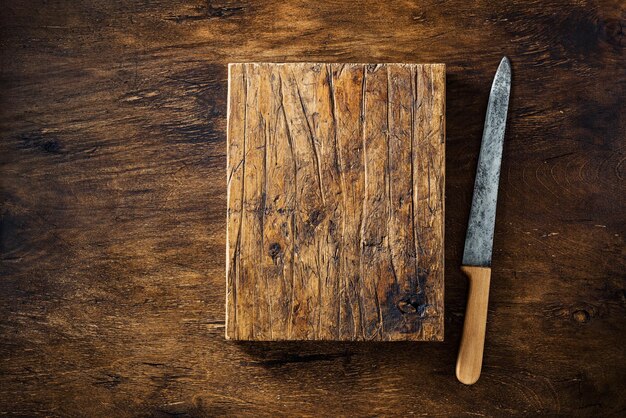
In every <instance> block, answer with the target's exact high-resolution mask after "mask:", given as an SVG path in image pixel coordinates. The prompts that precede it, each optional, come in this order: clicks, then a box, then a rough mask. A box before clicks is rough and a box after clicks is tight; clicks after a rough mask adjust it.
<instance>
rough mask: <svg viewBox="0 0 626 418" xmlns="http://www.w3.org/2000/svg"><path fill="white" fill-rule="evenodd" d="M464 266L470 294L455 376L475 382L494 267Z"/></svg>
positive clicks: (480, 359) (482, 344) (481, 354)
mask: <svg viewBox="0 0 626 418" xmlns="http://www.w3.org/2000/svg"><path fill="white" fill-rule="evenodd" d="M461 270H462V271H463V272H464V273H465V274H466V275H467V277H468V278H469V294H468V297H467V308H466V309H465V323H464V324H463V336H462V337H461V347H460V348H459V356H458V358H457V360H456V377H457V379H459V381H460V382H461V383H465V384H466V385H472V384H474V383H476V381H477V380H478V378H479V377H480V370H481V368H482V365H483V348H484V347H485V328H486V326H487V305H488V303H489V282H490V281H491V268H489V267H471V266H462V267H461Z"/></svg>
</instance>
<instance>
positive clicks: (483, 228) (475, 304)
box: [456, 57, 511, 385]
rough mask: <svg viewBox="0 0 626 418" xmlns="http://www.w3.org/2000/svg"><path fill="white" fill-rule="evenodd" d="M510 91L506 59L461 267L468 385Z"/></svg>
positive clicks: (481, 333)
mask: <svg viewBox="0 0 626 418" xmlns="http://www.w3.org/2000/svg"><path fill="white" fill-rule="evenodd" d="M510 91H511V64H510V63H509V60H508V58H507V57H504V58H502V61H501V62H500V66H499V67H498V71H497V72H496V75H495V77H494V79H493V84H492V85H491V93H490V95H489V103H488V105H487V116H486V118H485V127H484V130H483V139H482V144H481V146H480V155H479V157H478V168H477V169H476V180H475V182H474V196H473V197H472V208H471V210H470V216H469V222H468V226H467V235H466V237H465V249H464V251H463V263H462V267H461V270H462V271H463V272H464V273H465V275H466V276H467V277H468V279H469V293H468V297H467V307H466V310H465V323H464V324H463V336H462V338H461V346H460V348H459V356H458V358H457V361H456V377H457V379H459V381H460V382H461V383H465V384H466V385H471V384H474V383H476V381H477V380H478V378H479V377H480V371H481V368H482V362H483V349H484V346H485V328H486V325H487V304H488V302H489V283H490V281H491V254H492V251H493V232H494V228H495V224H496V202H497V200H498V182H499V180H500V165H501V162H502V144H503V142H504V131H505V128H506V116H507V110H508V107H509V93H510Z"/></svg>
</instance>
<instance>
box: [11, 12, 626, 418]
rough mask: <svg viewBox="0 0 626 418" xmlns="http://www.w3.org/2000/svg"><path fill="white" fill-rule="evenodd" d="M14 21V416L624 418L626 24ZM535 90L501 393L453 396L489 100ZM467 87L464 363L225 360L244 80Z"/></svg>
mask: <svg viewBox="0 0 626 418" xmlns="http://www.w3.org/2000/svg"><path fill="white" fill-rule="evenodd" d="M420 3H421V4H420V5H417V4H415V3H413V2H374V1H371V2H368V1H359V2H344V3H340V2H321V1H318V2H310V3H309V4H305V3H304V2H300V1H297V2H296V1H294V2H280V1H241V2H235V1H221V2H204V1H199V0H198V1H183V2H160V1H157V2H154V1H138V2H122V1H116V2H111V1H83V2H72V1H68V0H57V1H47V2H46V1H43V2H42V1H20V2H3V3H2V5H1V6H0V19H1V20H0V21H1V27H0V31H1V32H0V45H1V46H0V50H1V60H0V83H1V84H0V92H1V93H0V109H1V114H0V132H1V145H0V147H1V148H0V163H1V166H0V167H1V168H0V170H1V177H0V179H1V183H0V192H1V196H2V212H1V213H2V226H1V228H2V229H1V236H0V244H1V248H2V254H1V255H2V264H1V265H2V267H1V272H2V277H1V287H0V326H1V328H0V329H1V331H0V332H1V335H0V338H1V341H2V343H1V345H0V355H1V357H0V358H1V362H0V413H2V414H8V415H11V416H170V415H176V416H198V415H212V416H217V415H253V414H254V415H261V416H280V415H326V416H337V415H359V416H363V415H367V416H373V415H411V414H414V415H442V416H476V415H478V416H483V415H484V416H506V415H511V414H515V415H538V414H547V415H562V416H568V417H569V416H622V415H623V414H624V413H625V412H624V409H625V408H626V358H625V357H626V355H625V349H624V341H625V338H626V321H625V320H624V318H625V314H626V302H625V300H626V291H625V290H624V286H625V279H626V277H625V272H626V253H625V250H624V248H625V245H624V235H625V234H626V221H625V217H624V213H625V212H626V210H625V207H626V205H625V195H626V193H625V188H624V181H623V179H624V175H625V169H626V165H625V164H624V145H625V142H624V138H625V137H626V106H625V101H624V97H626V56H625V55H626V54H625V53H624V50H625V48H624V45H625V44H626V39H625V36H624V33H625V32H624V31H625V29H624V28H625V27H626V8H625V7H624V4H623V2H622V1H619V0H615V1H589V2H587V1H584V0H583V1H582V2H575V3H574V2H573V3H568V2H565V1H548V2H528V1H519V2H506V3H504V2H503V4H499V3H498V2H479V3H476V4H471V2H466V1H450V2H443V3H442V2H436V1H426V2H420ZM505 54H506V55H508V56H509V57H510V58H511V61H512V64H513V71H514V74H513V80H514V81H513V90H512V96H511V107H510V117H509V127H508V132H507V138H506V142H505V147H504V148H505V149H504V163H503V172H502V181H501V187H500V200H499V207H498V223H497V227H496V237H495V248H494V257H493V285H492V289H491V304H490V307H489V323H488V327H487V345H486V351H485V362H484V369H483V375H482V378H481V380H480V381H479V382H478V383H477V384H476V385H474V386H471V387H466V386H464V385H462V384H460V383H459V382H457V381H456V379H455V377H454V363H455V358H456V353H457V349H458V343H459V337H460V330H461V326H462V320H463V313H464V302H465V295H466V289H467V284H466V280H465V278H464V277H463V275H462V274H461V273H460V271H459V264H460V259H461V252H462V246H463V240H464V234H465V228H466V222H467V217H468V212H469V207H470V200H471V192H472V183H473V178H474V170H475V167H476V160H477V156H478V150H479V145H480V139H481V132H482V124H483V121H484V113H485V108H486V104H487V97H488V93H489V86H490V83H491V80H492V77H493V74H494V71H495V69H496V67H497V65H498V63H499V61H500V58H501V57H502V56H503V55H505ZM304 60H306V61H322V62H403V61H404V62H444V63H446V64H447V71H448V74H447V149H446V155H447V161H446V166H447V173H446V185H447V191H446V199H447V200H446V212H447V213H446V215H447V216H446V248H445V251H446V271H445V273H446V288H445V306H446V321H445V327H446V328H445V342H443V343H377V344H370V343H236V342H231V341H226V340H225V339H224V299H225V278H224V265H225V263H224V258H225V227H226V216H225V211H226V203H225V198H226V174H225V167H226V158H225V128H226V126H225V115H226V102H225V100H226V77H227V65H226V64H227V63H228V62H236V61H304Z"/></svg>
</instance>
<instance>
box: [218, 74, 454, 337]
mask: <svg viewBox="0 0 626 418" xmlns="http://www.w3.org/2000/svg"><path fill="white" fill-rule="evenodd" d="M228 79H229V101H228V109H229V110H228V140H227V142H228V163H227V165H228V192H227V193H228V235H227V244H226V245H227V256H226V257H227V273H226V276H227V308H226V309H227V321H226V323H227V325H226V335H227V337H229V338H233V339H242V340H436V341H440V340H442V339H443V331H444V327H443V255H444V254H443V234H444V231H443V227H444V198H443V195H444V173H445V170H444V167H445V160H444V158H445V156H444V149H445V124H444V120H445V66H444V65H443V64H425V65H420V64H319V63H292V64H270V63H250V64H230V66H229V78H228Z"/></svg>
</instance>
